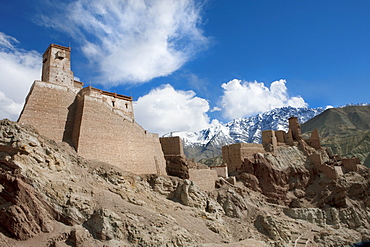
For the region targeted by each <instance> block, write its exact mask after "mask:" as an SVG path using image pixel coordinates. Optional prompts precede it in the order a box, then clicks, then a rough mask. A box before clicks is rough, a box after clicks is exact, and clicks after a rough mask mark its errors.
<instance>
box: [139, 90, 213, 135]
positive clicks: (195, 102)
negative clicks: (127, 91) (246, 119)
mask: <svg viewBox="0 0 370 247" xmlns="http://www.w3.org/2000/svg"><path fill="white" fill-rule="evenodd" d="M134 108H135V118H136V121H137V122H138V123H140V125H142V126H143V127H144V128H145V129H148V130H149V131H150V132H155V133H159V134H160V135H162V134H165V133H168V132H171V131H198V130H201V129H204V128H207V127H209V121H210V120H209V117H208V115H207V112H208V110H209V108H210V107H209V104H208V102H207V100H205V99H202V98H199V97H196V95H195V93H194V92H193V91H181V90H175V89H174V88H173V87H172V86H171V85H163V86H161V87H159V88H156V89H153V90H152V91H150V92H149V94H147V95H144V96H142V97H140V98H139V99H138V100H137V102H135V104H134Z"/></svg>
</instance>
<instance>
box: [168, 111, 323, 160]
mask: <svg viewBox="0 0 370 247" xmlns="http://www.w3.org/2000/svg"><path fill="white" fill-rule="evenodd" d="M324 111H325V109H324V108H322V107H318V108H308V107H299V108H295V107H291V106H288V107H281V108H276V109H273V110H270V111H268V112H264V113H260V114H257V115H255V116H251V117H248V118H237V119H234V120H232V121H230V122H228V123H226V124H221V123H219V124H217V125H215V126H212V127H210V128H207V129H203V130H200V131H198V132H170V133H168V134H165V135H164V136H166V137H169V136H180V137H181V139H182V140H183V144H184V152H185V154H186V156H187V157H188V158H193V159H194V160H195V161H199V160H201V159H204V158H214V157H217V156H219V155H221V147H222V146H224V145H229V144H233V143H240V142H245V143H261V136H262V131H263V130H269V129H273V130H284V131H287V129H288V118H289V117H291V116H296V117H298V119H299V121H300V122H301V123H302V122H306V121H308V120H309V119H311V118H313V117H314V116H316V115H318V114H320V113H322V112H324Z"/></svg>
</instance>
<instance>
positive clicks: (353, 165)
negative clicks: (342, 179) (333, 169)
mask: <svg viewBox="0 0 370 247" xmlns="http://www.w3.org/2000/svg"><path fill="white" fill-rule="evenodd" d="M342 164H343V167H344V169H345V171H346V172H349V171H357V169H358V167H357V165H358V164H361V162H360V159H359V158H358V157H352V158H343V159H342Z"/></svg>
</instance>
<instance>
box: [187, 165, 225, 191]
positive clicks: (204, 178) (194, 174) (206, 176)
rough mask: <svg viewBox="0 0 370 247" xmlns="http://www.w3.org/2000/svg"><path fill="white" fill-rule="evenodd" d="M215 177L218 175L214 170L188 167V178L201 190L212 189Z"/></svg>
mask: <svg viewBox="0 0 370 247" xmlns="http://www.w3.org/2000/svg"><path fill="white" fill-rule="evenodd" d="M217 178H218V176H217V172H216V171H215V170H210V169H189V179H190V180H192V181H194V182H195V184H196V185H198V186H199V187H200V188H201V189H202V190H206V191H211V190H214V188H215V181H216V179H217Z"/></svg>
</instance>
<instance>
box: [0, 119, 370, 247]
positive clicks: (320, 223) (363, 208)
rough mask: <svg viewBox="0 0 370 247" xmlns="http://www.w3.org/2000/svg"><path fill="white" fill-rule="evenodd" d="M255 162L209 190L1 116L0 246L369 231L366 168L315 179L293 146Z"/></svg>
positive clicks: (268, 238) (354, 238)
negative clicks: (79, 148)
mask: <svg viewBox="0 0 370 247" xmlns="http://www.w3.org/2000/svg"><path fill="white" fill-rule="evenodd" d="M287 153H291V154H292V156H291V157H294V158H287V157H285V156H286V154H287ZM282 156H284V157H285V158H282ZM289 160H290V161H289ZM288 161H289V162H288ZM293 161H294V162H293ZM255 163H256V164H257V165H255V166H253V169H255V170H254V174H251V173H244V174H240V176H238V177H237V181H236V182H233V183H230V182H227V181H226V180H224V179H220V180H219V181H218V182H217V188H216V189H214V190H212V191H209V192H205V191H203V190H201V189H200V188H199V187H198V186H197V184H196V183H194V182H192V181H190V180H187V179H181V178H178V177H172V176H160V175H156V174H148V175H136V174H132V173H129V172H126V171H123V170H120V169H118V168H117V167H114V166H111V165H109V164H106V163H103V162H94V161H89V160H85V159H84V158H82V157H80V156H78V155H77V154H76V153H75V152H74V151H73V149H72V148H70V147H69V146H68V145H67V144H65V143H55V142H54V141H51V140H49V139H47V138H45V137H42V136H40V135H38V133H37V132H36V131H35V130H34V129H32V128H31V127H30V126H21V125H19V124H15V123H13V122H10V121H7V120H3V121H0V185H1V186H0V219H1V221H0V245H1V246H107V247H110V246H112V247H113V246H228V245H229V246H295V243H296V242H299V241H301V240H305V241H313V242H314V243H316V244H317V245H318V246H341V245H342V246H343V245H344V244H347V245H348V244H349V243H354V242H358V241H361V240H366V239H367V238H369V235H368V232H369V231H368V230H369V229H370V226H369V220H368V219H369V215H368V212H369V206H370V203H369V202H370V201H369V200H368V198H369V194H368V193H369V191H370V190H369V180H370V176H369V171H368V169H367V168H363V167H360V168H359V171H358V172H351V173H347V174H345V175H344V177H343V178H341V180H337V181H331V180H328V179H326V178H325V177H324V178H320V176H316V179H312V178H311V176H313V175H314V171H311V170H308V169H307V171H308V172H307V171H306V170H305V169H306V168H305V165H304V164H303V165H302V160H300V159H299V158H298V156H297V157H296V153H295V150H293V149H289V150H288V151H284V152H283V151H282V152H281V154H279V153H277V154H276V155H275V156H271V157H270V156H264V157H263V158H260V157H257V156H256V159H255ZM264 172H265V173H269V174H263V173H264ZM307 176H309V177H307ZM268 181H272V182H273V183H274V184H273V185H268ZM272 182H271V183H272ZM284 183H286V184H284ZM261 192H262V193H261ZM330 195H331V196H330ZM273 196H277V198H278V199H276V200H272V197H273ZM271 202H274V203H275V204H274V203H271ZM280 202H282V203H281V204H280V205H277V204H276V203H280ZM288 202H289V203H288ZM293 202H294V203H293ZM342 202H345V204H342ZM293 204H294V205H295V207H294V208H293V207H292V208H289V206H291V205H293ZM328 243H329V244H328ZM334 243H335V244H336V245H335V244H334ZM327 244H328V245H327Z"/></svg>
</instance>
